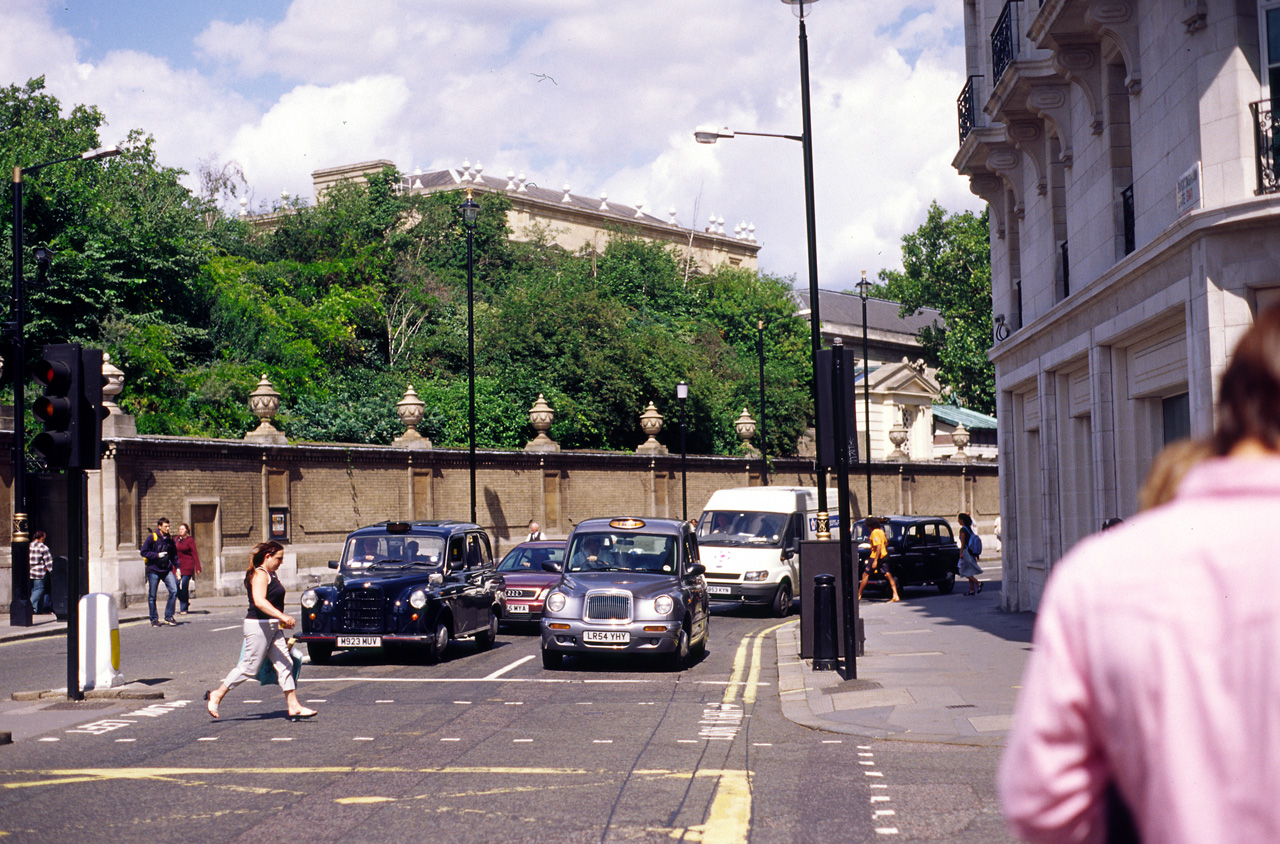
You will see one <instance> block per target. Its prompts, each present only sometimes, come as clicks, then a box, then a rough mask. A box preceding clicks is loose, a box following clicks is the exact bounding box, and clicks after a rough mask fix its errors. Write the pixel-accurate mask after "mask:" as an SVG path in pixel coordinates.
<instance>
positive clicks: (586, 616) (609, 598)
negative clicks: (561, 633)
mask: <svg viewBox="0 0 1280 844" xmlns="http://www.w3.org/2000/svg"><path fill="white" fill-rule="evenodd" d="M582 620H583V621H630V620H631V593H630V592H588V593H587V601H586V607H585V609H584V611H583V613H582Z"/></svg>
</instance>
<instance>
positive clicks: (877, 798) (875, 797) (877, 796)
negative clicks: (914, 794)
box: [871, 794, 889, 803]
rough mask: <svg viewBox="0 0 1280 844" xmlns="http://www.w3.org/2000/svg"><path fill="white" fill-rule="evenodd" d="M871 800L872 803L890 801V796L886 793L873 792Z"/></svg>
mask: <svg viewBox="0 0 1280 844" xmlns="http://www.w3.org/2000/svg"><path fill="white" fill-rule="evenodd" d="M871 802H872V803H888V802H889V798H888V796H886V795H884V794H873V795H871Z"/></svg>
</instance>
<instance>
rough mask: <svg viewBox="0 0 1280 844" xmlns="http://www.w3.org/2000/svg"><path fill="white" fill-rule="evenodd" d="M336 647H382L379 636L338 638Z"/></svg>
mask: <svg viewBox="0 0 1280 844" xmlns="http://www.w3.org/2000/svg"><path fill="white" fill-rule="evenodd" d="M338 647H340V648H380V647H382V637H381V636H339V637H338Z"/></svg>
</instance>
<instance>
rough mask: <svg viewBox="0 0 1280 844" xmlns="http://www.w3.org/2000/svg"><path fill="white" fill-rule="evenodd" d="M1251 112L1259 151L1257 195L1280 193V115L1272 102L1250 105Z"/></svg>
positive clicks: (1255, 147) (1264, 101) (1254, 136)
mask: <svg viewBox="0 0 1280 844" xmlns="http://www.w3.org/2000/svg"><path fill="white" fill-rule="evenodd" d="M1249 110H1250V111H1252V112H1253V144H1254V149H1255V150H1256V151H1257V162H1256V163H1257V169H1258V189H1257V191H1255V193H1259V194H1263V193H1277V192H1280V169H1277V168H1278V167H1280V114H1277V113H1276V110H1275V107H1274V104H1273V102H1272V101H1271V100H1259V101H1258V102H1256V103H1249Z"/></svg>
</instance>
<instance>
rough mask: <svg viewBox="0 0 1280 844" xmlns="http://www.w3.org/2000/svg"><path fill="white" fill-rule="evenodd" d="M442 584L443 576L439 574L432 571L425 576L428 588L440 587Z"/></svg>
mask: <svg viewBox="0 0 1280 844" xmlns="http://www.w3.org/2000/svg"><path fill="white" fill-rule="evenodd" d="M443 583H444V575H443V574H441V573H440V572H438V571H433V572H432V573H431V574H429V575H427V585H428V586H440V585H442V584H443Z"/></svg>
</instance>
